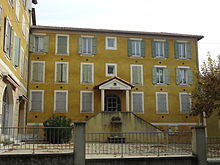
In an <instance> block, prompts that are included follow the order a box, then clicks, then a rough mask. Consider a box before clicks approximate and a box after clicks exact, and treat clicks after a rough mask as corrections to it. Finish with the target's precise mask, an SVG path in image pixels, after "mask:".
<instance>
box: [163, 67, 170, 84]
mask: <svg viewBox="0 0 220 165" xmlns="http://www.w3.org/2000/svg"><path fill="white" fill-rule="evenodd" d="M164 72H165V84H170V72H169V69H168V68H164Z"/></svg>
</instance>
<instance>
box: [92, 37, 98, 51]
mask: <svg viewBox="0 0 220 165" xmlns="http://www.w3.org/2000/svg"><path fill="white" fill-rule="evenodd" d="M96 45H97V41H96V38H95V37H94V38H92V54H96V47H97V46H96Z"/></svg>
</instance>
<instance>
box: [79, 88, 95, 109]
mask: <svg viewBox="0 0 220 165" xmlns="http://www.w3.org/2000/svg"><path fill="white" fill-rule="evenodd" d="M83 93H92V112H82V94H83ZM93 112H94V92H93V91H80V113H93Z"/></svg>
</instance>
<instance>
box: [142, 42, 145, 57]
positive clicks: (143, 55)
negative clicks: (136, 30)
mask: <svg viewBox="0 0 220 165" xmlns="http://www.w3.org/2000/svg"><path fill="white" fill-rule="evenodd" d="M145 56H146V46H145V40H142V41H141V57H145Z"/></svg>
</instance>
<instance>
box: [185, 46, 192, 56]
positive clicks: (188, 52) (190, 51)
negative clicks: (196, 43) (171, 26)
mask: <svg viewBox="0 0 220 165" xmlns="http://www.w3.org/2000/svg"><path fill="white" fill-rule="evenodd" d="M186 49H187V58H188V59H191V58H192V45H191V43H190V42H189V43H186Z"/></svg>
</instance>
